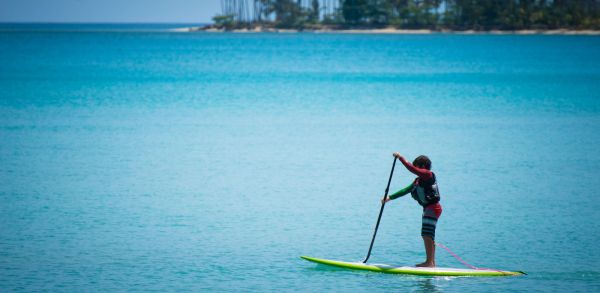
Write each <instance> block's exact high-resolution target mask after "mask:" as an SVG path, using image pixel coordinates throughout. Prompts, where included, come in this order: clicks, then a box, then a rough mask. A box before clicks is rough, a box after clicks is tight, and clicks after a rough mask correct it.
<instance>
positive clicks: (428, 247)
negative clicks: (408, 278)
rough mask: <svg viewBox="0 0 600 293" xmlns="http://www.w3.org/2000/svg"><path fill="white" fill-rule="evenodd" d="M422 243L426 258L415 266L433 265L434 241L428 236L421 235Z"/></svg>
mask: <svg viewBox="0 0 600 293" xmlns="http://www.w3.org/2000/svg"><path fill="white" fill-rule="evenodd" d="M423 243H424V244H425V254H426V255H427V260H425V262H424V263H420V264H418V265H417V267H435V242H434V241H433V239H431V237H429V236H423Z"/></svg>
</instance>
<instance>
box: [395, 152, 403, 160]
mask: <svg viewBox="0 0 600 293" xmlns="http://www.w3.org/2000/svg"><path fill="white" fill-rule="evenodd" d="M394 157H396V158H398V159H400V158H401V157H402V155H401V154H400V153H399V152H395V153H394Z"/></svg>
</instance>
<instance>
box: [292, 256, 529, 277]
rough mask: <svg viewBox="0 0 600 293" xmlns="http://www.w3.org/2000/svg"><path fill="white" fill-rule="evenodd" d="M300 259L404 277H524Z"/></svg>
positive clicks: (492, 271)
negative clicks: (402, 275)
mask: <svg viewBox="0 0 600 293" xmlns="http://www.w3.org/2000/svg"><path fill="white" fill-rule="evenodd" d="M301 258H303V259H305V260H308V261H312V262H316V263H318V264H324V265H329V266H334V267H339V268H346V269H353V270H363V271H371V272H379V273H387V274H405V275H419V276H481V277H494V276H518V275H524V274H525V273H523V272H511V271H501V270H493V269H476V270H473V269H455V268H439V267H435V268H421V267H410V266H391V265H386V264H369V263H362V262H346V261H337V260H329V259H322V258H316V257H309V256H301Z"/></svg>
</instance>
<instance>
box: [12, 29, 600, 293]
mask: <svg viewBox="0 0 600 293" xmlns="http://www.w3.org/2000/svg"><path fill="white" fill-rule="evenodd" d="M15 27H16V28H15ZM100 27H101V26H100ZM0 28H1V29H0V291H3V292H10V291H66V292H78V291H161V292H163V291H203V290H206V291H208V290H215V291H244V292H246V291H256V292H264V291H292V292H293V291H304V292H315V291H316V292H318V291H332V290H333V291H343V292H389V291H401V292H421V291H424V292H490V291H500V292H502V291H503V292H523V291H557V292H558V291H565V292H566V291H571V292H572V291H579V292H593V291H596V292H598V291H600V267H599V266H598V265H599V264H600V245H599V244H598V240H599V235H600V224H599V223H600V213H599V212H598V211H599V210H600V192H599V191H598V186H597V185H598V184H599V183H600V179H599V178H600V170H599V168H598V167H599V166H600V147H599V146H600V37H588V36H509V35H504V36H492V35H343V34H311V33H300V34H209V33H166V32H160V31H155V28H156V27H155V26H150V27H149V28H150V29H151V30H152V31H146V29H147V28H148V27H142V29H140V30H127V29H126V30H119V29H116V30H115V29H112V28H114V27H113V26H111V27H109V28H110V29H106V28H103V29H98V25H96V26H93V27H92V29H89V27H87V28H88V29H80V30H78V29H73V27H69V29H64V27H59V28H56V27H52V28H51V29H43V26H39V25H38V26H33V27H32V26H26V25H24V26H18V25H3V26H0ZM394 151H399V152H401V153H402V154H404V155H405V156H406V157H407V158H409V159H410V160H412V159H413V158H414V157H415V156H417V155H420V154H426V155H428V156H429V157H430V158H431V159H432V161H433V170H434V171H435V172H436V175H437V178H438V181H439V184H440V190H441V193H442V205H443V207H444V212H443V214H442V217H441V218H440V221H439V223H438V231H437V237H436V240H437V241H438V242H440V243H442V244H444V245H446V246H448V247H450V248H451V249H452V250H453V251H454V252H456V253H457V254H458V255H460V256H461V257H462V258H463V259H465V260H466V261H467V262H469V263H471V264H473V265H475V266H480V267H491V268H498V269H507V270H523V271H525V272H527V273H528V275H527V276H522V277H507V278H446V277H443V278H442V277H440V278H430V277H414V276H401V275H387V274H377V273H365V272H356V271H347V270H341V269H333V268H329V267H324V266H317V265H314V264H312V263H308V262H306V261H304V260H302V259H300V258H299V256H300V255H310V256H315V257H322V258H330V259H340V260H347V261H360V260H362V259H363V258H364V257H365V255H366V252H367V250H368V246H369V243H370V240H371V236H372V232H373V228H374V225H375V221H376V220H377V214H378V212H379V208H380V202H379V200H380V198H381V196H382V195H383V192H384V190H385V184H386V183H387V177H388V175H389V171H390V167H391V164H392V156H391V154H392V152H394ZM413 177H414V176H413V175H412V174H410V173H409V172H408V171H406V170H405V169H404V168H403V167H402V166H401V165H398V166H397V169H396V172H395V176H394V179H393V181H392V189H393V191H395V190H397V189H400V188H402V187H404V186H405V185H407V184H408V183H410V182H411V180H412V178H413ZM420 215H421V209H420V207H419V206H418V205H417V203H416V202H415V201H413V200H412V199H411V198H410V197H405V198H401V199H398V200H396V201H393V202H390V204H388V205H386V209H385V211H384V214H383V218H382V223H381V226H380V229H379V233H378V237H377V239H376V242H375V246H374V249H373V253H372V256H371V259H370V261H372V262H379V263H388V264H402V265H412V264H415V263H418V262H421V261H423V259H424V252H423V247H422V246H423V243H422V240H421V237H420V222H421V218H420ZM437 262H438V266H444V267H462V265H461V264H460V263H459V262H458V261H457V260H455V259H454V258H453V257H452V256H451V255H450V254H449V253H447V252H445V251H443V250H440V249H438V253H437Z"/></svg>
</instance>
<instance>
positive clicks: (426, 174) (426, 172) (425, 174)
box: [397, 154, 433, 180]
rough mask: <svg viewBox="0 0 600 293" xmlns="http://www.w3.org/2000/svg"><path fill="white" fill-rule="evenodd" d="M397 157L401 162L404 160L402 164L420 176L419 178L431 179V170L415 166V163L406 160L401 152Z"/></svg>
mask: <svg viewBox="0 0 600 293" xmlns="http://www.w3.org/2000/svg"><path fill="white" fill-rule="evenodd" d="M397 157H398V159H399V160H400V162H402V165H404V167H406V169H408V171H410V172H411V173H413V174H415V175H417V176H419V178H421V179H423V180H429V179H431V176H433V175H432V173H431V171H429V170H427V169H422V168H417V167H415V166H413V164H411V163H410V162H408V161H406V160H405V159H404V157H403V156H401V155H400V154H398V155H397Z"/></svg>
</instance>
